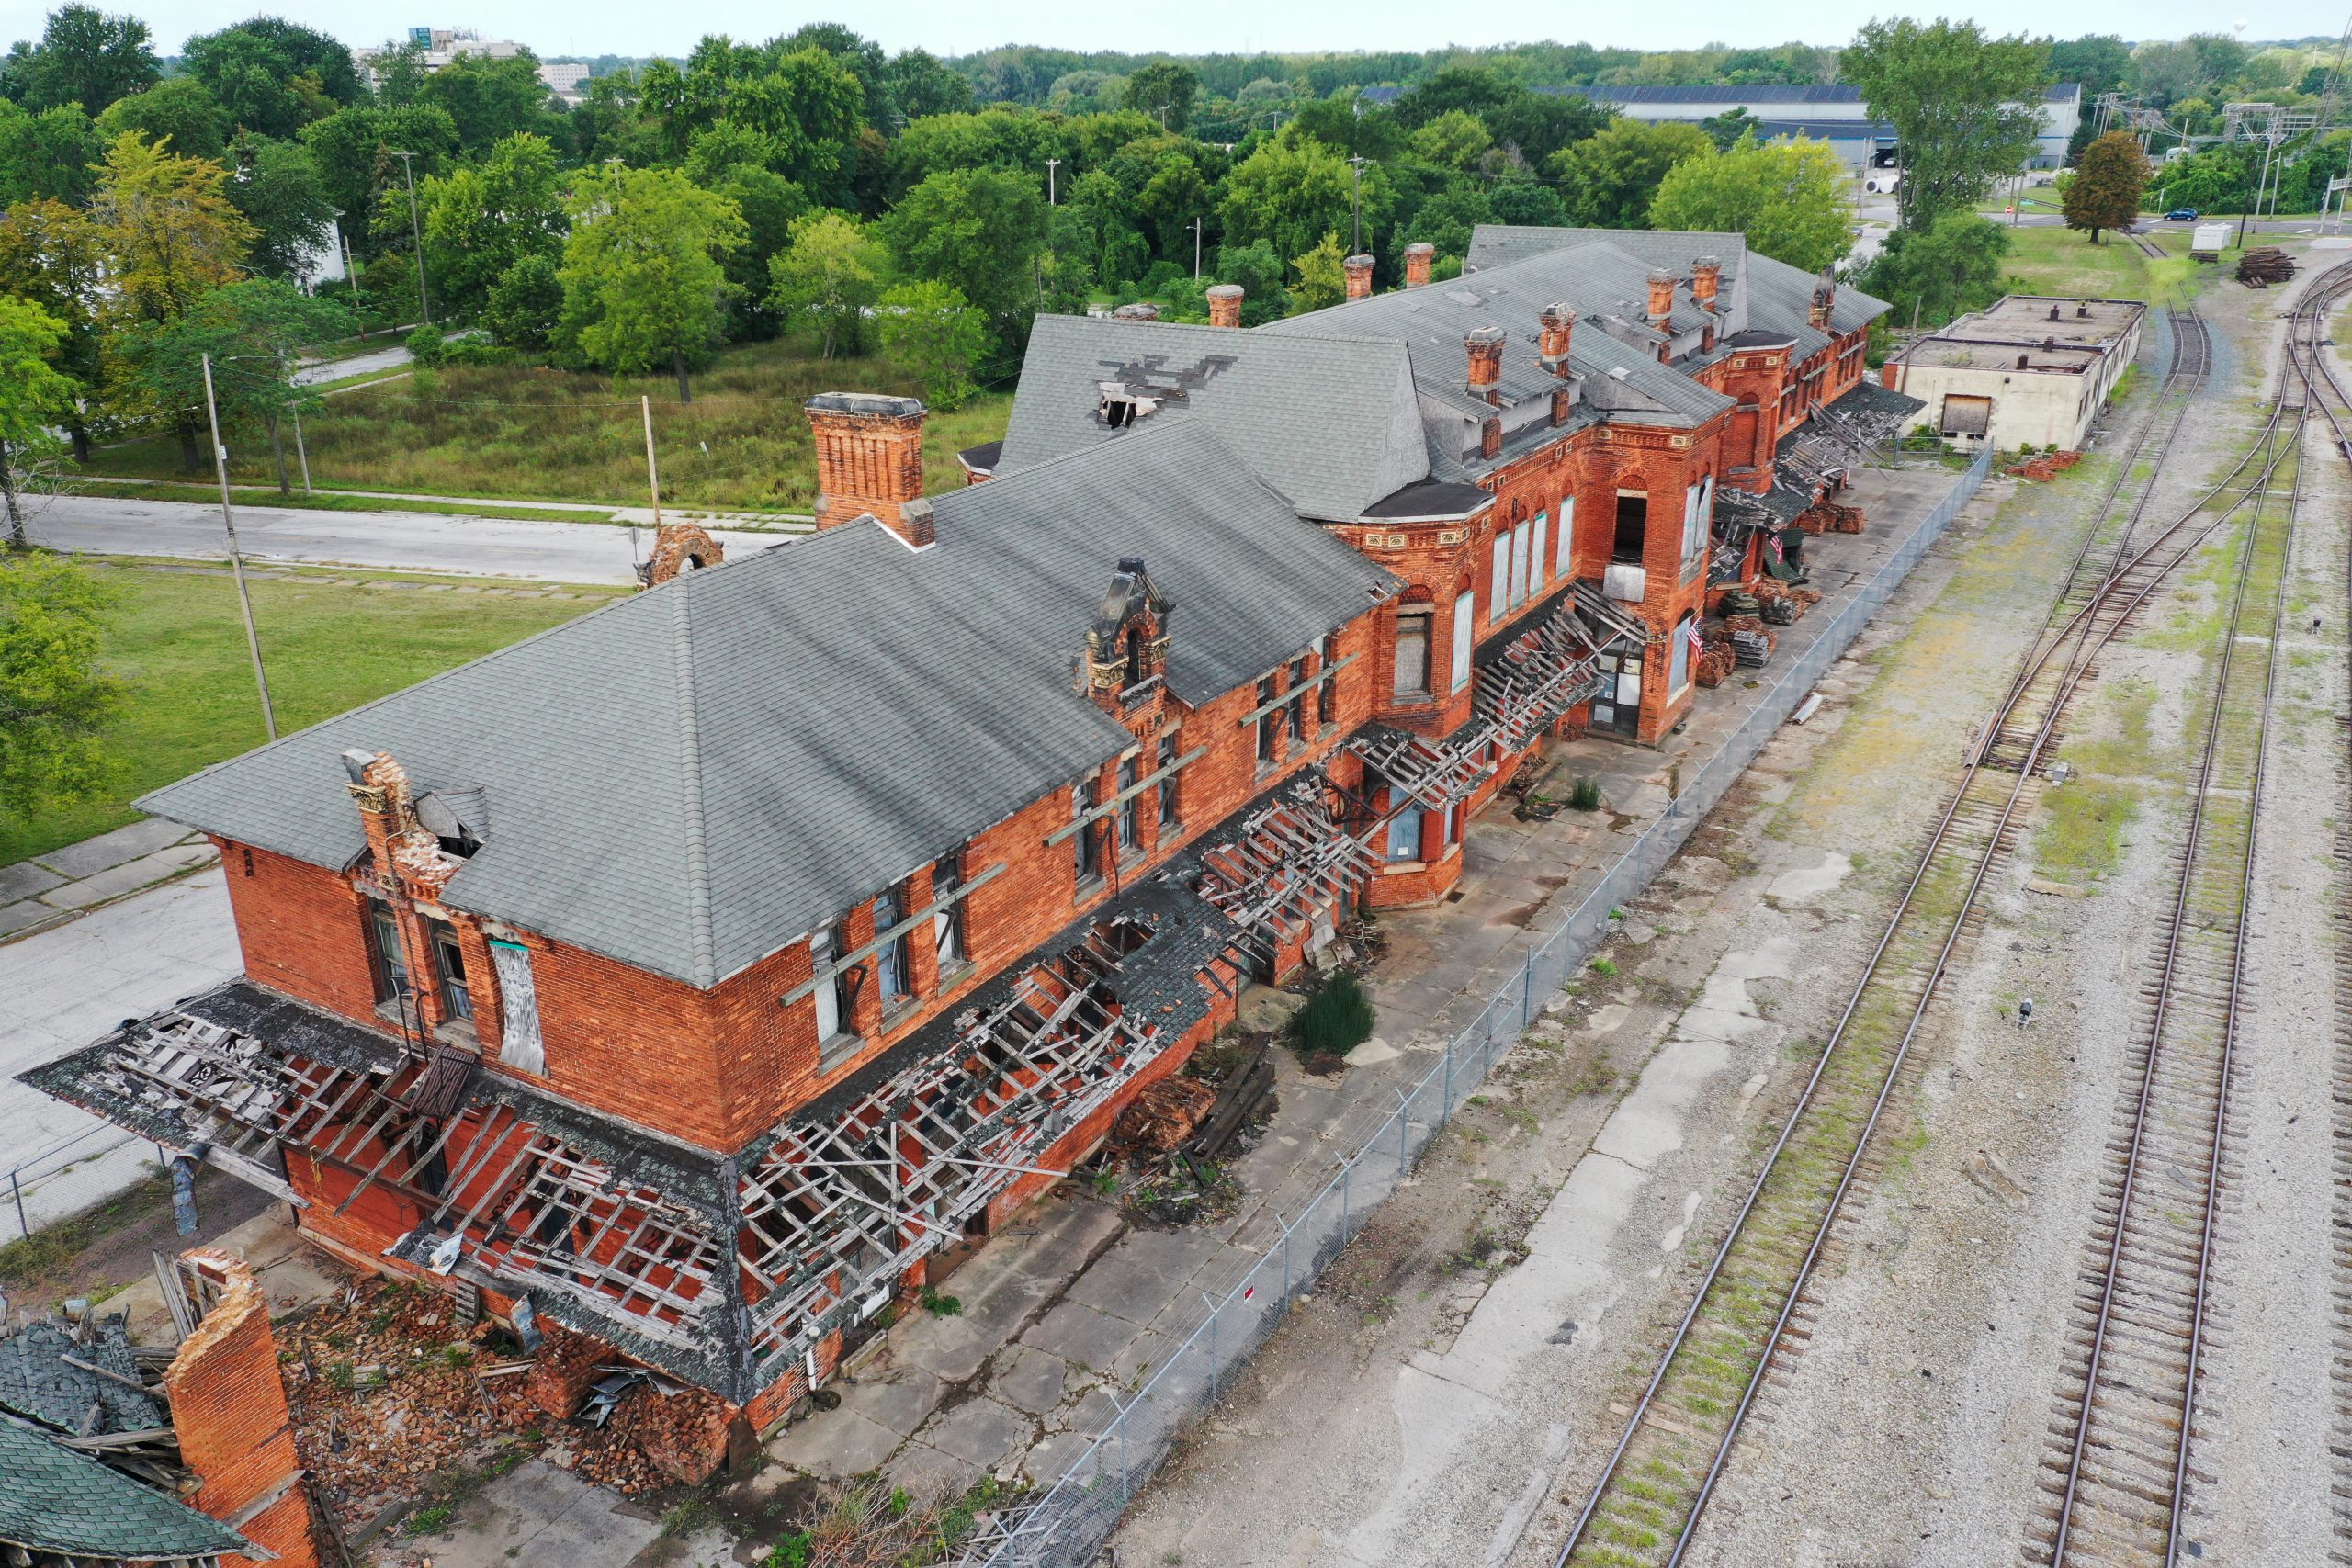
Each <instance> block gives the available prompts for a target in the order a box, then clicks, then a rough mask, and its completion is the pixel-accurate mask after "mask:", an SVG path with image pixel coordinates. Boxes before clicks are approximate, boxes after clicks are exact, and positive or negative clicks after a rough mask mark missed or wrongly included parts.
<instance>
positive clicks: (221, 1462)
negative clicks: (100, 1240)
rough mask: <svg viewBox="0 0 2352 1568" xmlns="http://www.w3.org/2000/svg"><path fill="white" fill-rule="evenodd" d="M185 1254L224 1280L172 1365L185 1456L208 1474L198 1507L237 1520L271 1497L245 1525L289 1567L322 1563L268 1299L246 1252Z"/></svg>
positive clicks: (171, 1387)
mask: <svg viewBox="0 0 2352 1568" xmlns="http://www.w3.org/2000/svg"><path fill="white" fill-rule="evenodd" d="M186 1257H187V1261H188V1262H189V1263H191V1264H192V1265H193V1266H194V1267H195V1268H196V1269H197V1270H198V1273H200V1274H202V1275H203V1276H204V1277H205V1278H206V1279H207V1280H210V1281H211V1282H212V1283H214V1284H215V1285H218V1286H219V1287H220V1299H219V1300H218V1301H217V1302H215V1303H213V1305H212V1308H211V1310H210V1311H209V1312H207V1313H206V1314H204V1321H203V1322H202V1323H200V1324H198V1325H197V1328H196V1332H195V1333H193V1334H191V1335H189V1336H188V1337H187V1340H186V1341H184V1342H183V1343H182V1344H181V1346H180V1348H179V1353H178V1354H177V1355H175V1356H174V1357H173V1358H172V1364H171V1366H170V1367H169V1368H167V1369H165V1371H164V1391H165V1393H167V1394H168V1395H169V1396H170V1399H171V1404H172V1425H173V1427H175V1429H176V1430H177V1432H178V1434H179V1443H180V1458H181V1460H182V1461H185V1462H186V1463H187V1467H188V1469H190V1470H191V1471H194V1472H196V1474H197V1476H198V1479H199V1481H200V1482H201V1486H200V1488H199V1489H198V1492H197V1495H196V1498H195V1503H196V1506H198V1508H200V1509H202V1510H203V1511H204V1512H205V1513H207V1514H209V1515H211V1516H212V1517H214V1518H216V1519H226V1520H237V1519H238V1518H239V1517H240V1516H241V1515H243V1514H244V1513H245V1511H246V1510H247V1509H249V1508H252V1507H253V1506H254V1505H256V1504H263V1505H265V1506H262V1508H261V1510H260V1512H259V1513H257V1514H255V1515H254V1516H253V1517H250V1518H245V1519H243V1521H242V1522H241V1523H238V1524H237V1527H236V1528H237V1529H240V1530H242V1531H243V1533H244V1535H245V1537H246V1539H247V1540H251V1541H253V1542H254V1544H255V1545H257V1546H262V1547H266V1548H267V1549H268V1550H269V1551H272V1552H275V1553H276V1554H277V1562H279V1563H280V1564H283V1565H285V1568H316V1564H317V1563H318V1562H319V1561H320V1551H319V1547H318V1543H317V1541H316V1540H315V1539H314V1537H313V1535H312V1527H311V1499H310V1493H309V1488H308V1487H307V1486H306V1485H305V1483H303V1481H302V1479H301V1460H300V1456H299V1455H298V1454H297V1453H296V1452H295V1451H294V1429H293V1424H292V1422H291V1421H290V1419H289V1418H288V1414H287V1408H286V1385H285V1383H284V1382H282V1381H281V1380H280V1378H279V1376H278V1371H277V1337H276V1336H275V1335H273V1334H272V1333H271V1332H270V1328H269V1302H268V1299H267V1298H266V1296H264V1295H263V1293H262V1290H261V1287H260V1285H258V1284H257V1283H255V1281H254V1276H253V1270H252V1269H249V1268H248V1267H246V1265H245V1263H244V1261H243V1259H241V1258H236V1257H233V1256H232V1255H231V1254H229V1253H226V1252H222V1251H219V1250H217V1249H215V1248H211V1247H199V1248H198V1249H197V1250H195V1251H192V1252H189V1253H187V1255H186ZM272 1499H274V1500H272ZM239 1561H244V1559H242V1558H240V1559H239Z"/></svg>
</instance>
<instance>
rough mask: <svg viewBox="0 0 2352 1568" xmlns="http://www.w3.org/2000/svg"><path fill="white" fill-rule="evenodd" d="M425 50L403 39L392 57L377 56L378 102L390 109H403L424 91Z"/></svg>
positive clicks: (392, 53) (391, 53) (392, 52)
mask: <svg viewBox="0 0 2352 1568" xmlns="http://www.w3.org/2000/svg"><path fill="white" fill-rule="evenodd" d="M426 74H427V73H426V71H425V69H424V51H423V50H421V49H419V48H417V47H416V44H415V43H414V42H413V40H408V39H403V40H402V41H401V43H400V44H399V45H398V46H397V47H395V48H394V49H393V50H392V51H391V52H390V53H389V54H381V55H379V56H377V57H376V101H377V102H378V103H379V104H381V105H382V106H383V107H386V108H389V109H404V108H406V107H409V106H410V105H411V104H413V103H415V102H416V101H417V98H418V96H419V95H421V94H422V93H423V92H424V78H425V76H426Z"/></svg>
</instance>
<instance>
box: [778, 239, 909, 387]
mask: <svg viewBox="0 0 2352 1568" xmlns="http://www.w3.org/2000/svg"><path fill="white" fill-rule="evenodd" d="M888 265H889V255H888V252H886V251H884V250H883V248H882V246H881V244H880V243H879V242H877V241H876V240H875V238H874V237H873V236H872V235H871V234H869V233H867V232H866V231H865V225H864V224H862V223H860V222H859V221H858V220H856V219H854V218H852V217H850V216H849V215H848V214H846V213H842V212H831V211H827V212H811V213H809V214H807V215H806V216H804V217H801V218H798V219H796V220H794V221H793V224H792V238H791V243H789V244H787V245H786V247H785V248H784V249H783V250H781V251H779V252H777V253H776V254H775V257H774V259H772V260H771V261H770V262H769V263H768V305H769V307H770V308H771V309H772V310H775V311H776V312H777V313H778V314H779V315H781V316H782V317H783V318H784V320H785V322H786V325H787V326H797V327H800V328H802V329H804V330H806V331H807V332H809V333H811V334H812V335H814V336H815V338H816V339H817V342H818V344H819V346H820V351H821V353H822V355H823V357H825V358H827V359H831V358H832V357H833V355H835V354H837V353H849V354H855V353H856V352H858V349H859V347H860V346H861V344H862V340H863V338H864V335H865V312H866V311H867V310H868V309H869V308H871V307H872V306H873V304H874V302H875V301H876V299H879V298H880V296H881V291H882V283H881V279H882V275H883V273H884V272H885V271H887V270H888Z"/></svg>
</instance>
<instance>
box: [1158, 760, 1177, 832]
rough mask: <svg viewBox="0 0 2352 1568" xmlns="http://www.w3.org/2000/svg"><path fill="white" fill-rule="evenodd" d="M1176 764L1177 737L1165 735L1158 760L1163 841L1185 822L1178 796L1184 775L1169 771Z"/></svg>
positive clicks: (1160, 829) (1160, 823)
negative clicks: (1171, 830)
mask: <svg viewBox="0 0 2352 1568" xmlns="http://www.w3.org/2000/svg"><path fill="white" fill-rule="evenodd" d="M1175 762H1176V737H1175V736H1174V735H1163V736H1161V737H1160V738H1159V757H1158V759H1157V766H1158V767H1159V770H1160V773H1159V836H1160V838H1161V839H1162V840H1165V839H1166V838H1167V837H1168V834H1169V830H1170V829H1173V828H1175V827H1176V826H1178V825H1179V824H1180V823H1181V822H1182V820H1183V817H1182V812H1181V811H1179V810H1178V796H1177V781H1178V780H1180V779H1181V778H1182V777H1183V774H1182V772H1181V771H1180V772H1175V773H1171V772H1169V771H1168V770H1170V768H1172V767H1174V765H1175Z"/></svg>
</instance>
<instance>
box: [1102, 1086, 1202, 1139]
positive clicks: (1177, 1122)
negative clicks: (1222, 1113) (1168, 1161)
mask: <svg viewBox="0 0 2352 1568" xmlns="http://www.w3.org/2000/svg"><path fill="white" fill-rule="evenodd" d="M1216 1098H1217V1097H1216V1090H1215V1089H1211V1088H1210V1087H1209V1086H1208V1085H1206V1084H1204V1083H1203V1082H1201V1080H1200V1079H1198V1078H1187V1077H1172V1078H1161V1079H1160V1080H1159V1082H1158V1083H1155V1084H1151V1085H1149V1086H1148V1087H1147V1088H1146V1089H1144V1091H1143V1092H1142V1093H1140V1094H1138V1095H1136V1098H1135V1100H1134V1101H1133V1102H1132V1103H1131V1104H1129V1105H1128V1107H1127V1108H1126V1109H1125V1111H1121V1112H1119V1120H1118V1121H1117V1122H1115V1123H1114V1125H1113V1126H1112V1129H1111V1136H1112V1137H1113V1138H1114V1139H1115V1140H1116V1141H1117V1142H1118V1144H1119V1145H1120V1146H1121V1147H1122V1148H1125V1149H1127V1150H1130V1151H1132V1152H1133V1153H1135V1154H1138V1155H1164V1154H1168V1153H1170V1152H1172V1151H1173V1150H1174V1149H1175V1147H1176V1145H1179V1144H1181V1143H1182V1142H1183V1141H1184V1140H1185V1139H1187V1138H1189V1137H1191V1136H1192V1135H1193V1128H1195V1127H1198V1126H1199V1125H1200V1124H1201V1122H1202V1121H1203V1120H1204V1118H1205V1117H1206V1116H1207V1115H1208V1113H1209V1110H1210V1108H1211V1107H1212V1106H1214V1105H1216Z"/></svg>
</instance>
